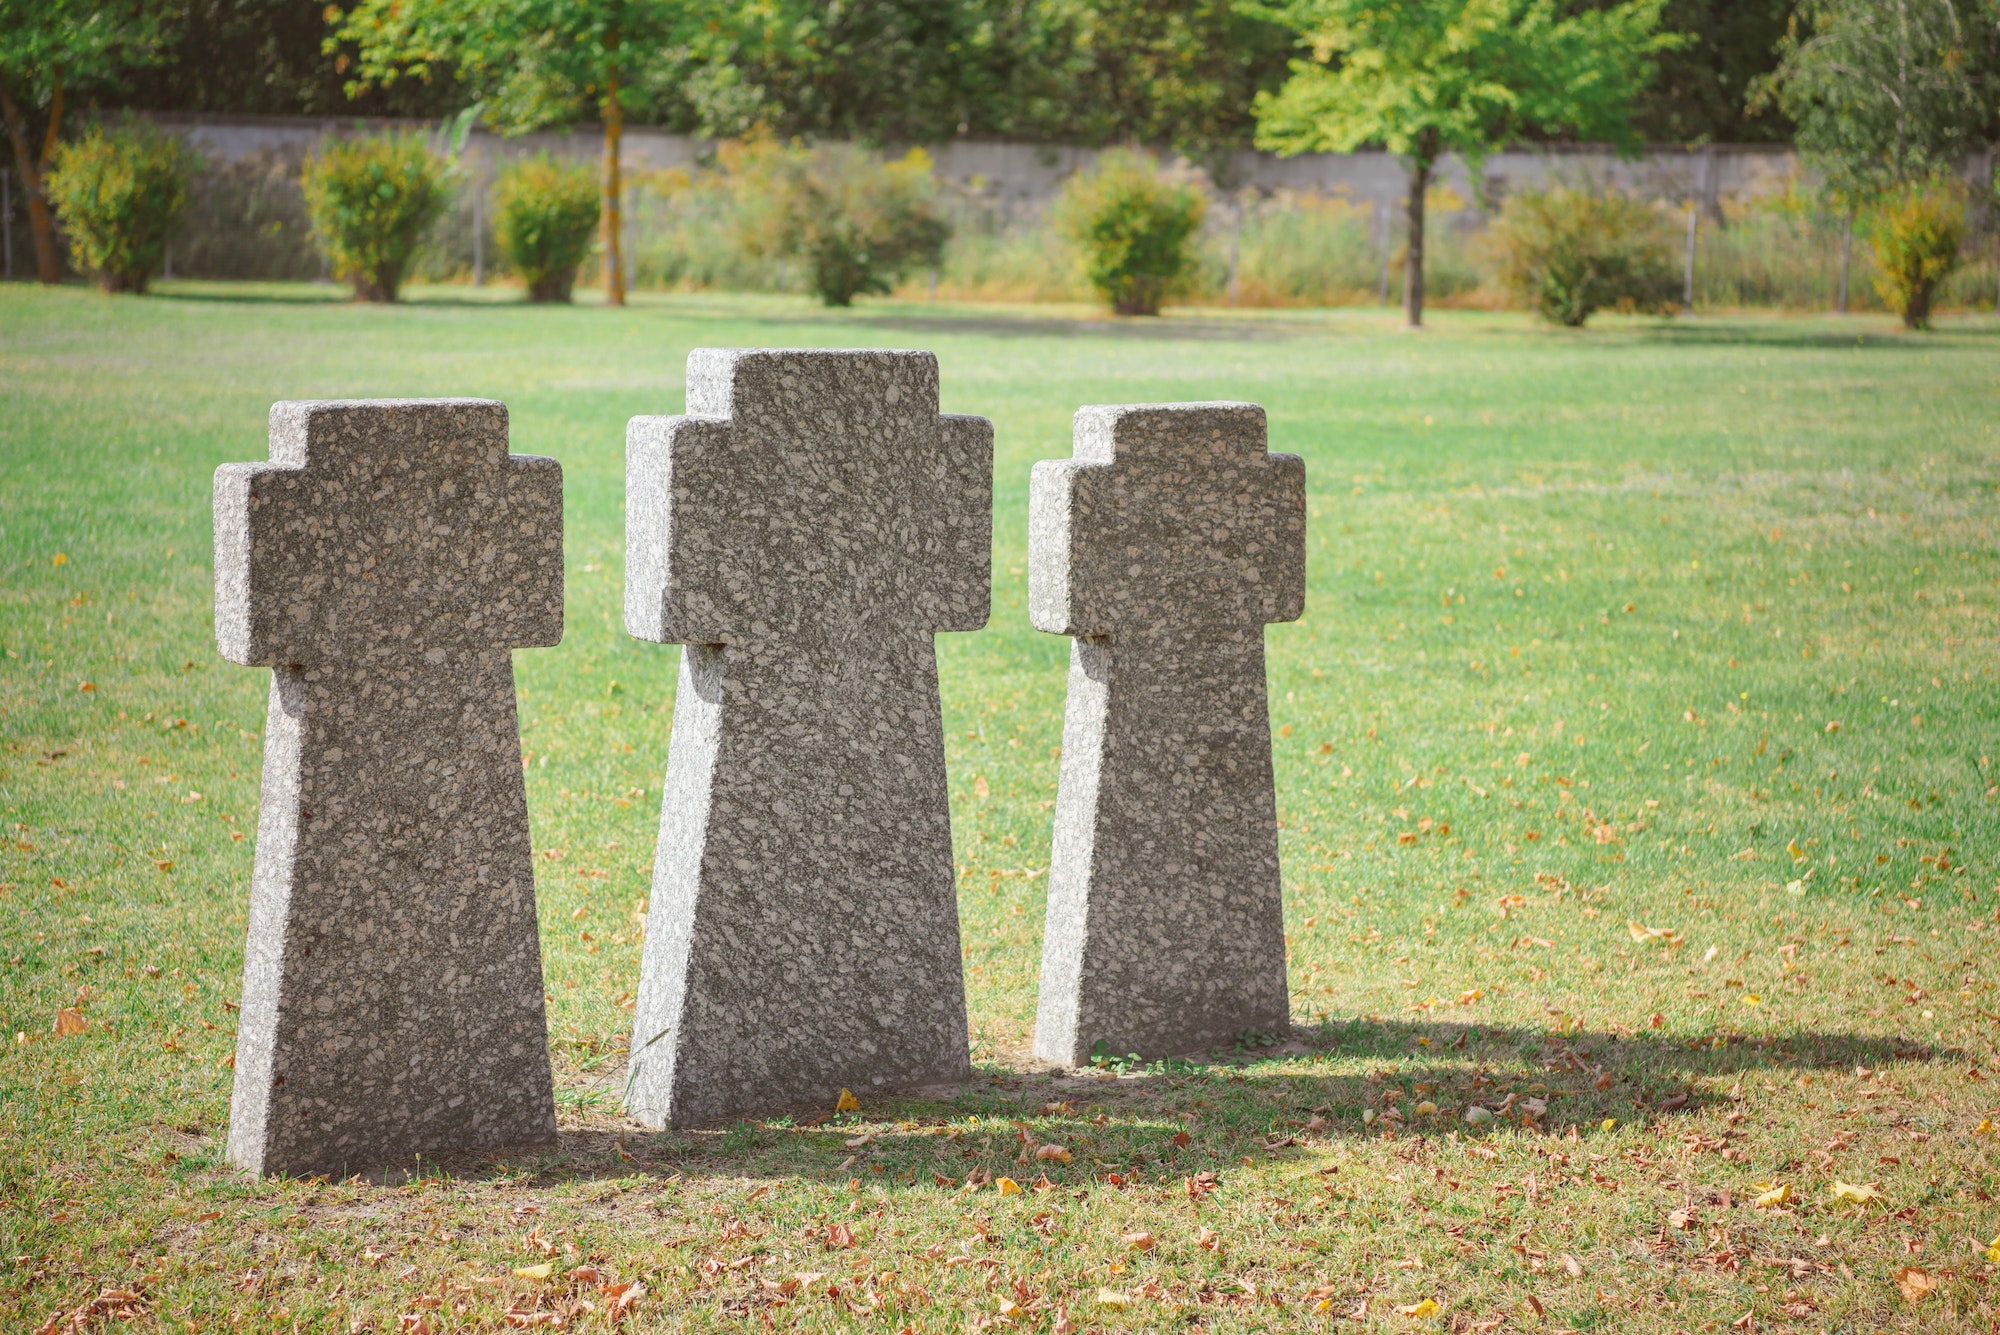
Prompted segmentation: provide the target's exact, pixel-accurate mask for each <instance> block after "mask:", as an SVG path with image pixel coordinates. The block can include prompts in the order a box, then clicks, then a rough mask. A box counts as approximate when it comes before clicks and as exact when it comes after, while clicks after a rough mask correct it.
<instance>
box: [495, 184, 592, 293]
mask: <svg viewBox="0 0 2000 1335" xmlns="http://www.w3.org/2000/svg"><path fill="white" fill-rule="evenodd" d="M493 204H494V215H493V231H494V235H495V237H496V238H498V240H499V242H500V249H501V250H502V251H504V252H506V255H507V262H508V264H510V265H512V266H513V269H514V272H515V273H517V274H519V275H520V276H521V277H522V278H523V279H525V280H527V284H528V298H529V300H531V301H568V300H569V299H570V288H571V286H572V285H574V284H575V282H576V270H577V266H578V265H580V264H582V263H583V261H584V258H585V257H586V256H587V255H589V254H590V246H591V242H592V241H593V240H594V239H595V237H596V235H597V220H598V215H599V214H600V213H601V212H602V209H603V196H602V192H601V191H600V189H599V187H598V183H597V173H596V172H595V171H593V170H592V169H591V168H590V167H589V166H587V165H585V164H582V163H575V164H570V163H563V162H558V161H557V160H556V159H555V158H554V157H551V156H550V155H549V154H547V153H537V154H536V155H535V156H534V157H531V158H524V159H522V160H521V161H519V162H517V163H515V164H514V165H513V166H511V167H509V168H507V169H506V170H505V171H503V172H501V173H500V176H499V179H498V180H496V181H495V182H494V186H493Z"/></svg>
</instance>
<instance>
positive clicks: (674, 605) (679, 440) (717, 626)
mask: <svg viewBox="0 0 2000 1335" xmlns="http://www.w3.org/2000/svg"><path fill="white" fill-rule="evenodd" d="M731 434H732V432H731V425H730V423H729V422H728V421H727V420H726V419H722V418H715V417H693V416H689V417H635V418H633V419H632V420H631V422H630V423H628V424H627V426H626V428H625V629H626V631H627V632H628V633H629V634H631V635H632V636H633V637H635V638H637V639H641V640H652V641H654V642H656V643H659V644H722V643H726V642H727V641H728V640H729V639H730V638H731V634H732V632H733V631H737V630H740V627H741V625H742V621H743V615H742V614H743V609H744V606H745V604H747V603H748V602H749V601H750V599H751V598H752V597H753V596H754V595H755V593H756V591H757V578H756V575H757V571H756V569H755V568H754V564H753V563H752V560H751V559H750V553H748V552H747V551H738V550H736V549H735V548H736V545H737V544H735V543H732V541H731V537H732V534H731V526H730V525H729V524H728V522H727V519H728V516H727V515H726V514H725V513H721V512H720V511H721V507H720V506H719V505H718V503H717V502H718V499H719V498H726V497H729V496H732V495H734V494H735V493H736V491H737V490H738V489H739V488H740V487H741V485H742V483H741V481H740V480H732V478H731V472H732V469H731V463H732V461H731V459H730V446H731V443H732V442H731ZM743 536H747V535H743Z"/></svg>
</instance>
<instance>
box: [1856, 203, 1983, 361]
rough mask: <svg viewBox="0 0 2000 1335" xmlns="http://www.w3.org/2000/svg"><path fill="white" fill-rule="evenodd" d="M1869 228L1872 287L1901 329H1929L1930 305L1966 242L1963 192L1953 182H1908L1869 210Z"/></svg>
mask: <svg viewBox="0 0 2000 1335" xmlns="http://www.w3.org/2000/svg"><path fill="white" fill-rule="evenodd" d="M1873 212H1874V217H1873V218H1872V219H1870V223H1871V225H1870V227H1869V229H1868V232H1869V234H1868V245H1869V249H1871V250H1873V251H1874V252H1875V269H1876V273H1875V290H1876V291H1877V292H1879V293H1881V294H1882V300H1884V301H1886V302H1887V303H1889V308H1890V309H1891V310H1894V311H1897V312H1900V313H1901V315H1902V317H1903V327H1904V328H1905V329H1928V328H1930V325H1931V303H1932V302H1933V301H1934V300H1935V299H1936V298H1937V293H1938V289H1939V288H1941V287H1943V286H1944V283H1945V280H1946V279H1948V278H1950V277H1951V275H1952V271H1953V270H1954V269H1956V268H1958V263H1959V247H1960V246H1961V245H1963V244H1964V241H1965V196H1964V191H1963V189H1962V188H1961V187H1959V186H1958V184H1957V183H1956V182H1946V181H1938V182H1932V183H1930V184H1926V185H1909V186H1904V187H1903V188H1901V189H1900V190H1897V191H1894V192H1893V193H1891V194H1890V195H1889V196H1888V197H1887V198H1886V199H1884V200H1883V201H1882V202H1881V203H1880V204H1878V205H1877V206H1876V207H1875V209H1874V211H1873Z"/></svg>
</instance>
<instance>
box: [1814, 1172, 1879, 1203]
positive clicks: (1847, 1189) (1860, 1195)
mask: <svg viewBox="0 0 2000 1335" xmlns="http://www.w3.org/2000/svg"><path fill="white" fill-rule="evenodd" d="M1826 1191H1827V1195H1829V1196H1831V1197H1833V1198H1834V1199H1835V1200H1837V1201H1851V1202H1852V1203H1854V1204H1855V1205H1867V1204H1869V1203H1870V1202H1871V1201H1879V1200H1881V1199H1882V1187H1881V1184H1880V1183H1877V1182H1864V1183H1862V1184H1861V1185H1859V1186H1856V1185H1855V1184H1854V1183H1852V1182H1842V1181H1841V1180H1840V1179H1838V1178H1835V1179H1834V1182H1833V1185H1832V1186H1830V1187H1828V1188H1827V1189H1826Z"/></svg>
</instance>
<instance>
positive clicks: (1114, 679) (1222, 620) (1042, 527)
mask: <svg viewBox="0 0 2000 1335" xmlns="http://www.w3.org/2000/svg"><path fill="white" fill-rule="evenodd" d="M1264 438H1265V437H1264V410H1263V409H1262V408H1259V407H1258V406H1257V405H1255V404H1251V403H1180V404H1148V405H1136V406H1131V407H1095V408H1084V409H1082V410H1080V411H1079V412H1078V413H1077V415H1076V443H1075V448H1074V454H1073V457H1072V458H1069V459H1062V460H1045V461H1043V462H1041V463H1038V464H1036V465H1035V467H1034V472H1033V474H1032V476H1031V481H1030V486H1029V502H1028V505H1029V521H1028V522H1029V529H1028V610H1029V618H1030V620H1031V621H1032V622H1033V623H1034V625H1035V627H1036V628H1037V629H1039V630H1045V631H1051V632H1054V633H1055V634H1058V635H1071V636H1074V637H1076V638H1075V643H1074V644H1073V645H1072V646H1071V649H1070V668H1069V706H1068V709H1067V712H1066V714H1065V717H1064V719H1063V749H1062V771H1061V777H1060V780H1059V785H1058V788H1057V796H1056V815H1055V835H1054V845H1053V848H1052V850H1051V859H1050V867H1049V906H1048V920H1047V925H1046V927H1045V929H1044V933H1043V942H1042V990H1041V1002H1040V1007H1039V1013H1038V1015H1037V1017H1036V1025H1035V1047H1034V1051H1035V1055H1036V1056H1038V1057H1040V1058H1042V1059H1043V1060H1045V1061H1052V1062H1058V1063H1060V1064H1062V1065H1065V1066H1081V1065H1084V1064H1086V1063H1088V1062H1089V1061H1090V1059H1091V1056H1092V1053H1093V1050H1094V1049H1096V1048H1097V1047H1098V1045H1100V1044H1102V1045H1103V1046H1104V1049H1105V1050H1106V1051H1108V1052H1109V1053H1110V1054H1111V1055H1113V1056H1119V1057H1122V1056H1125V1055H1127V1054H1129V1053H1138V1054H1140V1055H1141V1056H1146V1057H1158V1056H1168V1055H1175V1054H1181V1053H1188V1052H1195V1051H1201V1050H1204V1049H1206V1048H1208V1047H1210V1046H1212V1045H1215V1044H1217V1043H1222V1042H1227V1041H1228V1040H1229V1039H1231V1038H1233V1037H1235V1036H1236V1035H1238V1034H1241V1033H1243V1032H1244V1031H1246V1030H1258V1031H1263V1032H1283V1031H1284V1030H1285V1029H1287V1028H1288V1027H1289V1025H1290V1005H1289V997H1288V994H1287V992H1286V985H1285V933H1284V905H1283V901H1282V898H1281V893H1280V886H1279V881H1278V830H1277V807H1276V801H1275V797H1274V793H1273V789H1272V775H1271V731H1270V718H1269V714H1268V711H1267V708H1266V703H1265V694H1264V625H1265V623H1266V622H1272V621H1293V620H1296V619H1297V618H1298V617H1299V615H1300V614H1301V613H1302V612H1303V611H1304V610H1305V553H1306V549H1305V523H1306V505H1305V465H1304V463H1303V462H1302V461H1301V460H1300V459H1299V458H1298V457H1297V456H1296V455H1290V454H1266V453H1265V452H1264Z"/></svg>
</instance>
